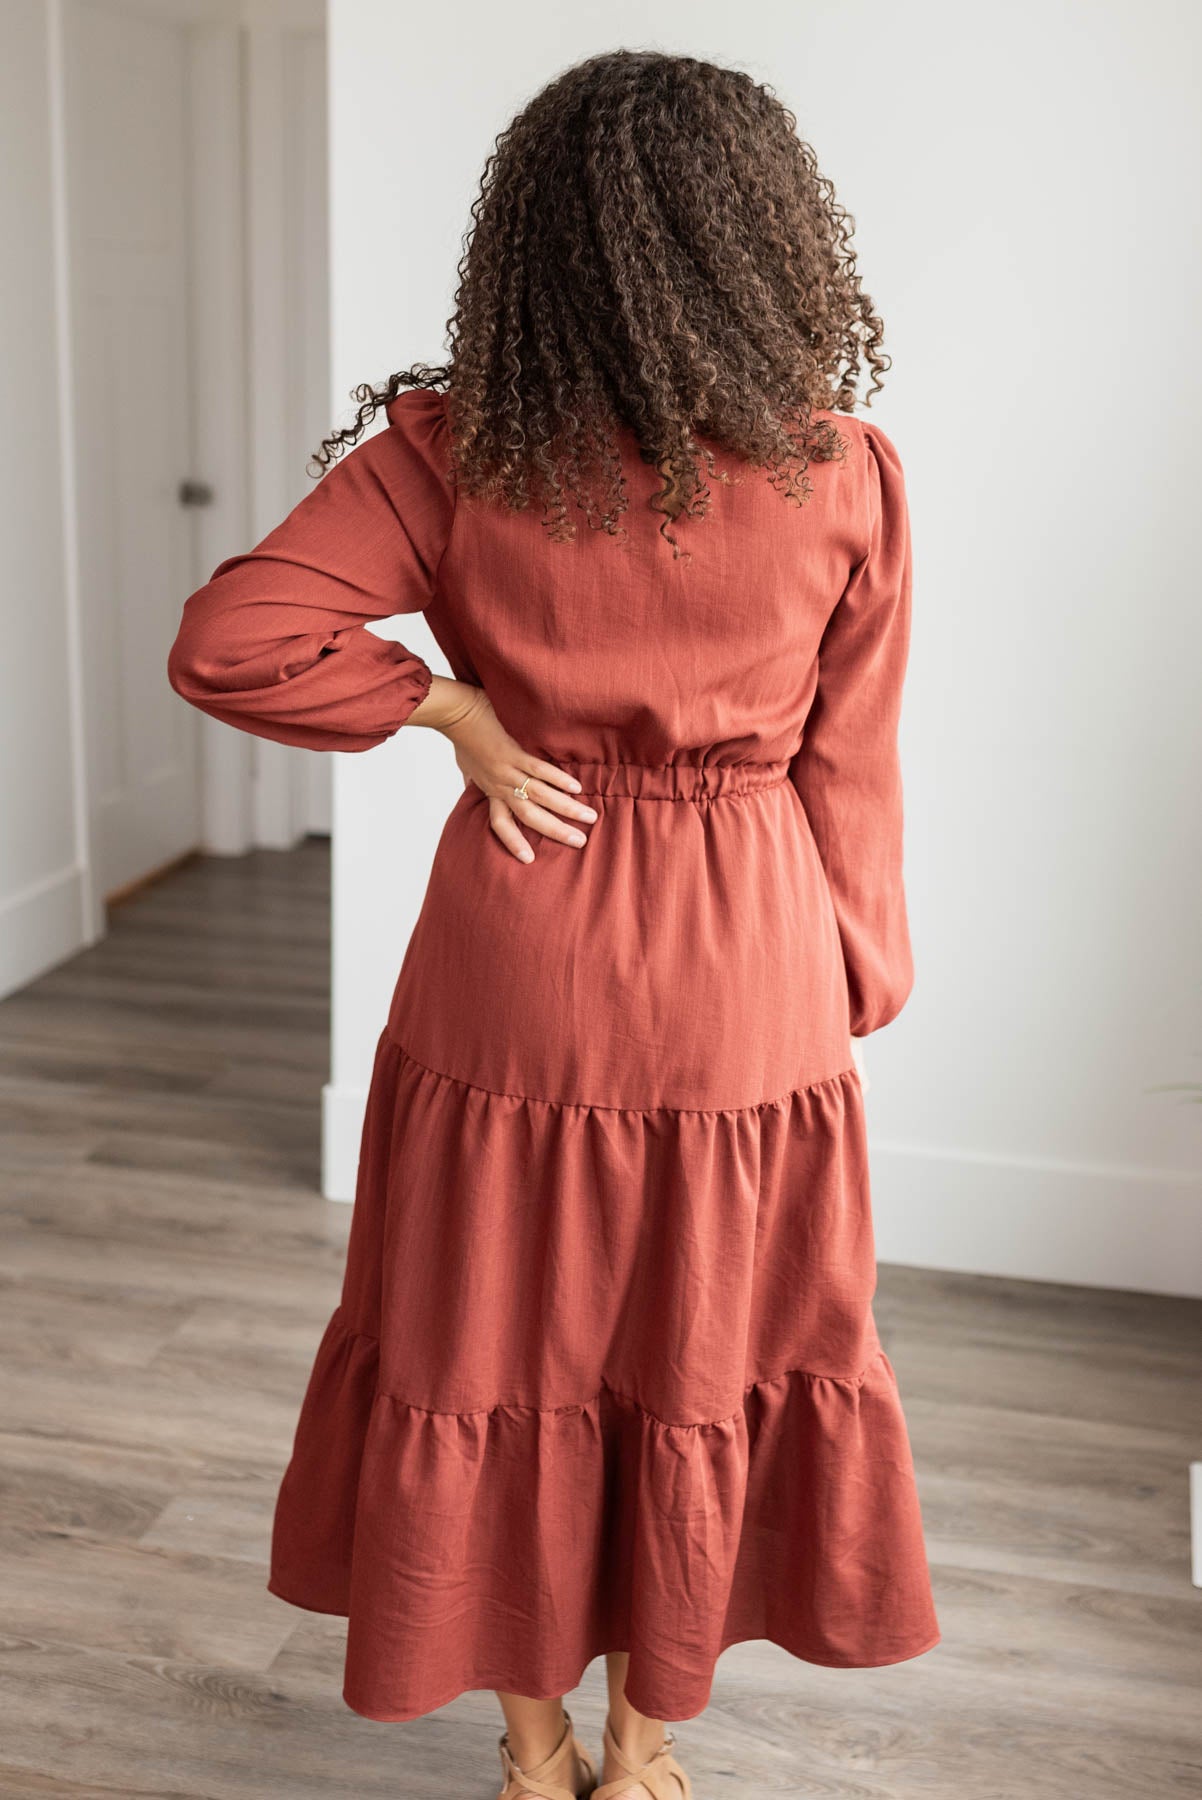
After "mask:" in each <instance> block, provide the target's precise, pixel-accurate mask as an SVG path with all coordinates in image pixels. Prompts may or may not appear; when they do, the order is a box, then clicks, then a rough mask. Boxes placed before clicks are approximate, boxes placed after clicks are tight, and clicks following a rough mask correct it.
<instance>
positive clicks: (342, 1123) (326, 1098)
mask: <svg viewBox="0 0 1202 1800" xmlns="http://www.w3.org/2000/svg"><path fill="white" fill-rule="evenodd" d="M366 1110H367V1089H366V1088H361V1087H339V1086H337V1085H336V1084H335V1083H334V1082H332V1081H328V1082H327V1083H326V1085H325V1087H324V1088H322V1090H321V1191H322V1193H323V1194H324V1195H325V1197H326V1199H327V1200H348V1201H349V1200H353V1199H354V1198H355V1177H356V1176H357V1174H358V1172H359V1139H360V1137H361V1136H362V1133H363V1115H364V1113H365V1112H366Z"/></svg>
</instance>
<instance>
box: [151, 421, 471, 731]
mask: <svg viewBox="0 0 1202 1800" xmlns="http://www.w3.org/2000/svg"><path fill="white" fill-rule="evenodd" d="M449 470H450V456H449V449H448V445H447V427H446V415H445V411H444V408H443V404H442V400H441V396H440V395H438V394H437V393H434V392H430V391H427V390H422V389H415V390H413V391H411V392H407V393H405V394H402V395H401V396H399V397H398V398H397V399H396V400H395V401H393V403H392V404H391V406H390V407H389V409H388V424H387V426H386V428H385V429H383V430H382V431H379V432H377V433H376V435H375V436H373V437H371V438H369V439H367V440H366V442H363V443H360V444H358V445H357V446H356V447H355V448H354V449H353V450H351V451H350V452H348V454H347V455H346V456H344V457H343V458H342V459H341V461H339V462H337V463H335V464H334V466H333V467H332V468H331V469H330V471H329V472H328V473H327V474H326V475H325V476H323V477H322V479H321V481H320V482H319V483H318V485H317V486H316V487H315V488H314V489H313V490H312V492H310V493H308V494H306V495H305V497H304V499H303V500H302V501H301V502H300V504H299V505H298V506H296V507H294V509H293V510H292V512H291V513H289V515H288V517H287V518H286V519H285V520H284V521H283V522H282V524H280V525H278V526H277V527H276V528H275V530H274V531H272V532H270V533H269V534H268V536H267V537H265V538H264V539H263V541H262V543H260V544H258V545H256V547H255V548H254V549H253V550H249V551H247V552H246V553H244V554H243V555H239V556H233V557H230V558H228V559H227V560H226V561H225V562H223V563H221V564H220V565H219V567H218V568H217V569H216V570H215V571H214V573H213V575H212V577H211V578H210V580H209V581H208V582H207V583H206V584H205V586H204V587H202V588H199V589H198V590H197V592H196V593H194V594H193V595H192V596H191V597H190V599H188V600H187V601H186V603H185V605H184V610H183V618H182V621H181V623H180V627H179V632H178V635H177V636H176V639H175V643H174V645H173V646H172V649H171V653H170V657H169V659H168V665H167V674H168V679H169V681H170V682H171V685H172V687H173V688H174V689H175V691H176V693H177V694H180V695H182V696H183V698H184V699H185V700H188V701H190V702H191V704H192V705H193V706H197V707H199V708H200V709H201V711H202V712H206V713H210V714H211V715H212V716H213V718H215V719H221V720H223V721H224V722H225V723H226V724H229V725H236V726H238V727H239V728H240V729H241V730H243V731H249V732H253V733H254V734H255V736H257V737H264V738H272V739H274V740H275V741H276V742H278V743H282V744H297V745H301V746H303V747H304V748H307V749H314V750H368V749H370V748H371V747H372V746H373V745H375V744H379V743H382V742H383V740H384V739H385V738H387V737H390V736H391V735H392V734H393V732H395V731H397V730H398V729H399V728H400V726H401V725H403V724H404V722H405V720H406V719H407V718H408V717H409V714H410V713H411V712H412V711H413V710H414V708H415V707H416V706H418V705H419V704H420V702H421V701H422V700H423V699H424V697H425V695H426V693H427V691H428V689H429V686H430V681H431V671H430V669H429V667H428V665H427V664H426V663H425V662H424V661H423V660H422V659H421V657H419V656H416V655H414V654H413V653H412V652H411V651H409V650H407V649H406V648H405V647H404V645H402V644H397V643H393V642H391V641H389V640H387V639H384V638H379V637H376V636H375V635H374V634H373V633H372V632H370V631H368V630H367V629H366V623H367V621H368V620H369V619H387V618H390V617H392V616H393V615H394V614H396V613H405V612H420V611H421V610H422V609H423V608H424V607H425V606H426V605H427V604H428V603H429V601H430V600H431V598H432V597H433V594H434V591H435V587H436V583H437V576H438V567H439V563H440V560H441V557H442V552H443V550H444V549H445V546H446V542H447V539H448V537H449V535H450V529H451V523H452V520H453V518H454V511H455V499H454V488H453V486H452V484H451V482H450V480H449Z"/></svg>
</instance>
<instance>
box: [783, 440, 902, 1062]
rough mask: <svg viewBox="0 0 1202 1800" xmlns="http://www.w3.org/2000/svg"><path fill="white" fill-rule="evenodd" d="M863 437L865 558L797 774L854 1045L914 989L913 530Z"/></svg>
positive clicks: (831, 629)
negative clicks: (905, 827)
mask: <svg viewBox="0 0 1202 1800" xmlns="http://www.w3.org/2000/svg"><path fill="white" fill-rule="evenodd" d="M862 429H863V434H864V440H865V451H866V456H867V463H866V467H865V471H864V473H865V509H864V538H863V543H864V550H863V554H862V556H861V558H860V560H859V562H858V563H857V564H856V565H855V567H854V568H853V570H852V572H851V576H850V579H849V580H848V583H847V587H846V588H845V590H844V593H843V596H842V598H841V599H840V601H839V604H838V605H837V606H836V608H835V610H834V612H833V613H832V615H831V617H830V620H829V621H828V623H827V627H826V631H825V633H824V634H823V638H822V644H821V646H820V649H819V653H818V687H817V692H816V694H815V696H814V702H813V705H812V706H811V708H810V713H809V717H808V718H807V720H806V724H805V735H804V737H803V739H802V743H801V748H800V749H799V750H798V752H797V755H796V756H795V757H794V759H793V761H792V763H791V765H790V771H789V773H790V777H791V779H792V781H793V784H794V786H795V787H796V789H797V791H798V793H799V794H800V796H801V799H802V801H803V803H804V805H805V809H806V814H807V816H808V818H809V821H810V826H811V829H812V831H813V833H814V838H815V841H816V843H817V845H818V851H819V854H820V856H821V858H822V863H823V867H824V869H825V871H826V877H827V882H828V884H829V886H830V891H831V897H832V899H833V901H834V907H835V915H836V918H837V919H838V923H839V936H840V939H841V942H842V945H843V958H844V963H845V966H846V969H847V985H848V993H849V998H850V1002H851V1031H852V1036H853V1037H867V1036H868V1034H869V1033H870V1032H872V1031H876V1030H877V1029H878V1028H879V1027H880V1026H882V1025H887V1024H888V1023H889V1021H890V1020H891V1019H893V1018H895V1017H896V1015H897V1014H898V1013H899V1012H900V1011H901V1009H902V1007H903V1006H904V1004H905V1002H906V1000H907V999H908V998H909V995H910V992H911V989H912V987H913V984H914V966H913V960H912V956H911V947H910V935H909V927H908V921H907V916H906V901H905V891H904V886H903V878H902V782H901V765H900V761H899V757H898V745H897V735H898V723H899V718H900V712H901V699H902V685H903V681H904V678H905V671H906V663H907V658H908V653H909V640H910V610H911V574H912V564H911V545H910V522H909V512H908V508H907V503H906V493H905V482H904V478H903V474H902V467H901V461H900V459H899V457H898V454H897V451H896V449H895V448H894V446H893V444H892V443H891V442H890V440H889V439H888V438H887V437H886V436H885V434H884V432H883V431H881V430H880V429H879V428H878V427H877V426H874V425H869V424H868V423H866V422H865V423H864V424H863V426H862Z"/></svg>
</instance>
